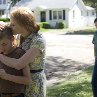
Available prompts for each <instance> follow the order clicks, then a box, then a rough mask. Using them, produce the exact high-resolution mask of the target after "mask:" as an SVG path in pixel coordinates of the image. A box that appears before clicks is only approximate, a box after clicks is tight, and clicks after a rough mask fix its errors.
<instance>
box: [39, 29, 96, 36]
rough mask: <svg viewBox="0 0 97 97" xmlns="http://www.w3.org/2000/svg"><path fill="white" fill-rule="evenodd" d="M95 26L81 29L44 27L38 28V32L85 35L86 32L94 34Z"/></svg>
mask: <svg viewBox="0 0 97 97" xmlns="http://www.w3.org/2000/svg"><path fill="white" fill-rule="evenodd" d="M96 30H97V29H96V28H86V29H83V30H75V29H44V28H40V32H48V33H49V32H51V33H54V32H63V33H64V32H65V33H64V34H74V35H75V34H82V35H87V34H94V32H95V31H96Z"/></svg>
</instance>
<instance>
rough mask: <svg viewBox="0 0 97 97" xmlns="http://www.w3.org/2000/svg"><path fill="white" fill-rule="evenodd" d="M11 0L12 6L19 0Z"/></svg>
mask: <svg viewBox="0 0 97 97" xmlns="http://www.w3.org/2000/svg"><path fill="white" fill-rule="evenodd" d="M11 1H12V6H14V5H15V4H16V3H17V2H18V1H20V0H11Z"/></svg>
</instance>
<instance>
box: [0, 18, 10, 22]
mask: <svg viewBox="0 0 97 97" xmlns="http://www.w3.org/2000/svg"><path fill="white" fill-rule="evenodd" d="M0 21H3V22H9V21H10V19H9V18H0Z"/></svg>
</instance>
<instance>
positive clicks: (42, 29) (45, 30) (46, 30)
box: [40, 28, 48, 32]
mask: <svg viewBox="0 0 97 97" xmlns="http://www.w3.org/2000/svg"><path fill="white" fill-rule="evenodd" d="M40 32H48V29H44V28H40Z"/></svg>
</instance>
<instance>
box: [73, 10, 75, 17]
mask: <svg viewBox="0 0 97 97" xmlns="http://www.w3.org/2000/svg"><path fill="white" fill-rule="evenodd" d="M74 18H75V11H74V10H73V19H74Z"/></svg>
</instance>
